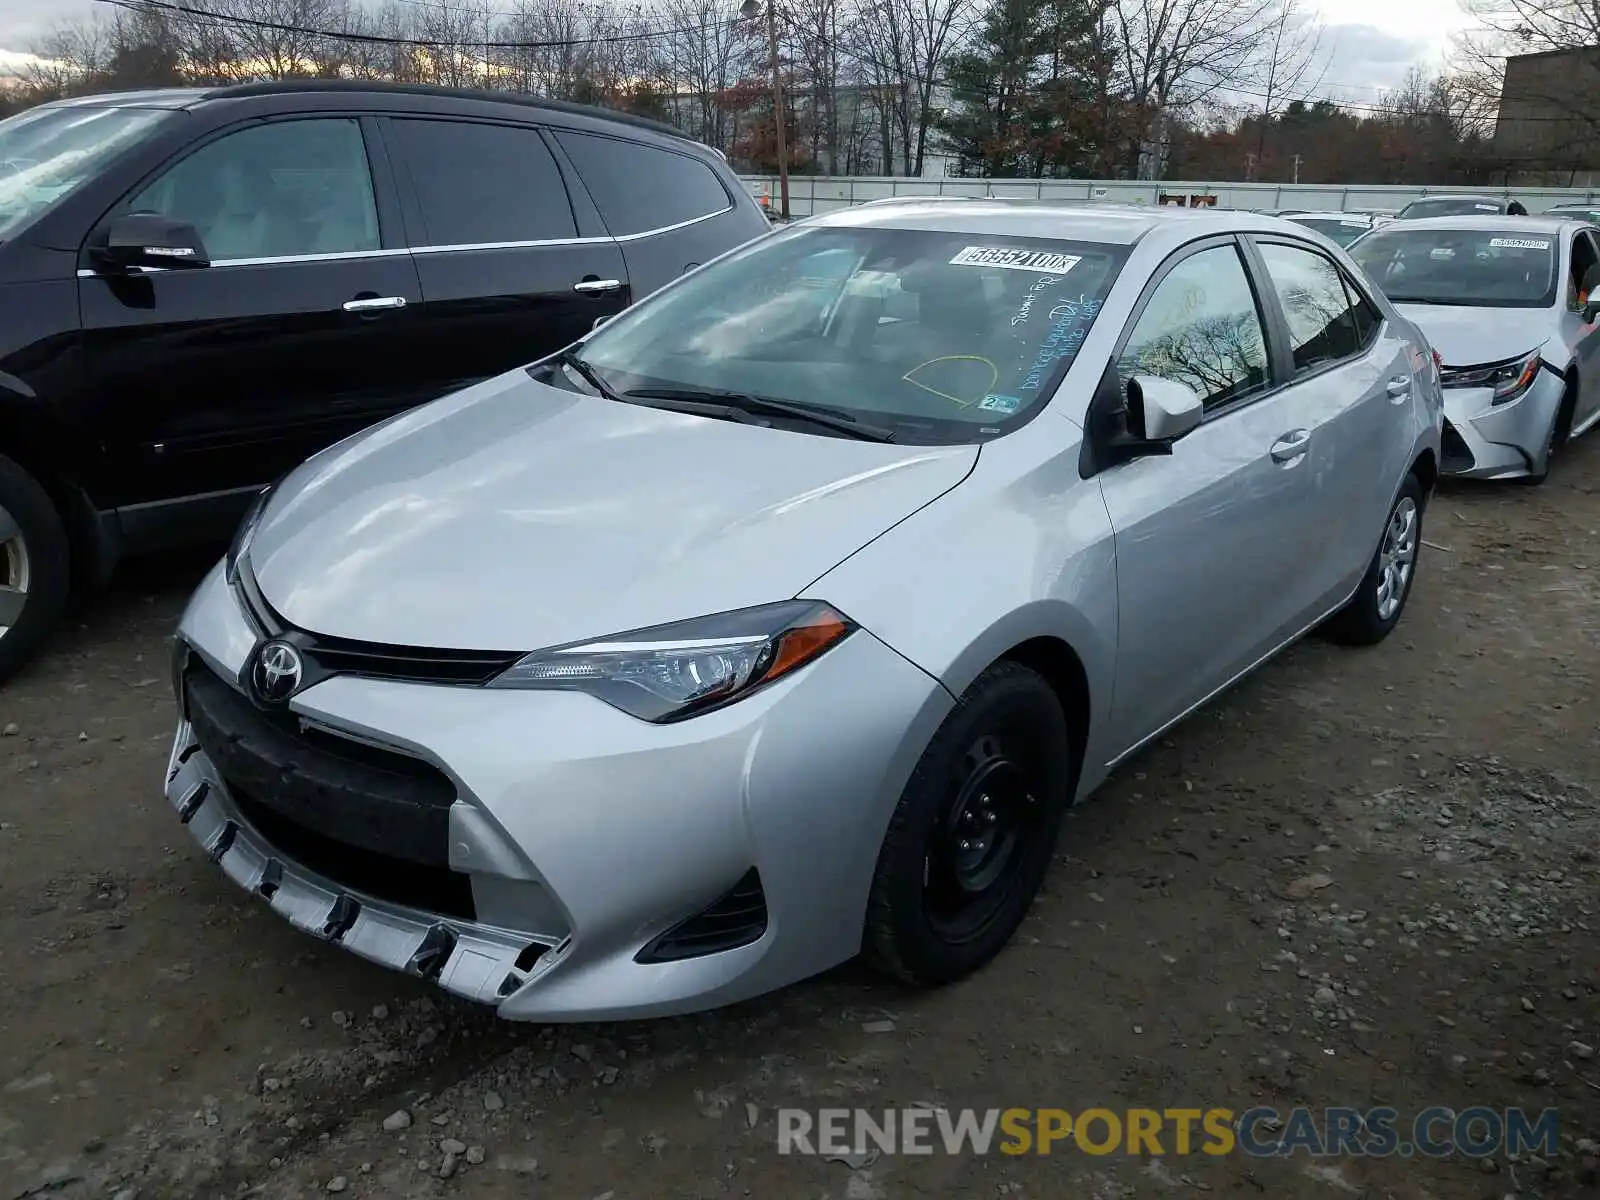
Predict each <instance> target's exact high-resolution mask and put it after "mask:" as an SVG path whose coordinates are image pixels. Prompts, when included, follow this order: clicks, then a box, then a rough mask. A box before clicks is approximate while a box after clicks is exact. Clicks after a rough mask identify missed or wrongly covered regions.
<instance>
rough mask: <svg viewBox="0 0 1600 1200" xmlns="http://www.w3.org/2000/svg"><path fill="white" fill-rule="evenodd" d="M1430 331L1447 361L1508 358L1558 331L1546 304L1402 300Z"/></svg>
mask: <svg viewBox="0 0 1600 1200" xmlns="http://www.w3.org/2000/svg"><path fill="white" fill-rule="evenodd" d="M1395 307H1396V308H1398V309H1399V310H1400V313H1401V315H1402V316H1405V317H1406V318H1408V319H1409V320H1412V321H1415V322H1416V323H1417V324H1418V325H1419V326H1421V328H1422V332H1423V333H1425V334H1427V335H1428V341H1429V342H1431V343H1432V344H1433V348H1434V349H1435V350H1437V351H1438V352H1439V357H1441V358H1442V359H1444V363H1445V366H1447V367H1477V366H1482V365H1484V364H1486V363H1494V362H1504V361H1505V360H1506V359H1509V358H1515V357H1516V356H1517V355H1519V354H1527V353H1529V352H1530V351H1533V350H1537V349H1539V348H1540V347H1541V346H1543V345H1544V344H1545V343H1546V342H1547V341H1549V340H1550V338H1551V337H1552V336H1554V335H1555V334H1556V333H1557V327H1556V321H1555V317H1554V315H1553V314H1552V313H1551V312H1550V310H1549V309H1545V308H1478V307H1474V306H1470V305H1454V304H1397V305H1395Z"/></svg>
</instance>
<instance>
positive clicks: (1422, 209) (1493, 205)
mask: <svg viewBox="0 0 1600 1200" xmlns="http://www.w3.org/2000/svg"><path fill="white" fill-rule="evenodd" d="M1505 210H1506V209H1505V205H1503V204H1500V203H1498V202H1497V201H1494V200H1480V199H1474V198H1473V197H1471V196H1438V197H1436V198H1434V199H1432V200H1413V201H1412V202H1411V203H1410V204H1408V205H1406V206H1405V207H1404V208H1402V209H1401V210H1400V216H1401V218H1402V219H1404V220H1407V221H1414V220H1416V219H1417V218H1419V217H1474V216H1477V215H1478V214H1479V213H1503V212H1505Z"/></svg>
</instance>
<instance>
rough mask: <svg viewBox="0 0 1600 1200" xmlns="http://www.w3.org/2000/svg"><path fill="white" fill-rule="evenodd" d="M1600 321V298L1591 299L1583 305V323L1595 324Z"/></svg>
mask: <svg viewBox="0 0 1600 1200" xmlns="http://www.w3.org/2000/svg"><path fill="white" fill-rule="evenodd" d="M1596 321H1600V300H1591V301H1589V302H1588V303H1587V304H1585V305H1584V306H1583V323H1584V324H1585V325H1593V324H1594V323H1595V322H1596Z"/></svg>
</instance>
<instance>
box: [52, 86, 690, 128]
mask: <svg viewBox="0 0 1600 1200" xmlns="http://www.w3.org/2000/svg"><path fill="white" fill-rule="evenodd" d="M318 93H335V94H339V95H346V96H348V95H364V96H383V95H390V96H420V97H428V98H435V99H441V100H467V101H475V102H478V103H489V104H510V105H516V106H517V107H519V108H530V109H536V110H540V111H543V112H548V113H560V114H562V115H566V116H577V117H589V118H592V119H595V120H600V121H611V122H615V123H617V124H622V125H632V126H634V127H635V128H638V129H648V130H649V131H650V132H651V133H658V134H664V135H666V136H668V137H673V138H677V139H679V140H681V141H693V140H694V139H692V138H690V137H689V136H688V135H687V134H685V133H684V132H683V130H681V129H676V128H674V127H673V126H671V125H668V124H665V123H664V122H661V121H652V120H649V119H648V118H646V117H636V116H634V115H633V114H632V113H624V112H617V111H615V110H613V109H609V108H597V107H595V106H593V105H588V104H572V103H569V102H567V101H565V100H543V99H540V98H538V97H536V96H525V95H520V94H517V93H513V92H494V91H485V90H482V89H476V88H447V87H434V86H432V85H430V84H422V83H386V82H382V81H377V80H361V79H286V80H278V81H269V82H264V83H241V84H229V85H227V86H225V87H209V88H156V89H151V90H148V91H138V92H105V93H102V94H100V95H97V96H84V97H80V98H78V99H73V100H56V101H52V104H53V105H55V106H68V105H74V106H82V107H94V108H174V109H178V108H197V107H199V106H200V105H203V104H209V103H212V102H215V101H219V100H241V99H246V98H249V97H254V96H280V95H282V96H290V95H314V94H318Z"/></svg>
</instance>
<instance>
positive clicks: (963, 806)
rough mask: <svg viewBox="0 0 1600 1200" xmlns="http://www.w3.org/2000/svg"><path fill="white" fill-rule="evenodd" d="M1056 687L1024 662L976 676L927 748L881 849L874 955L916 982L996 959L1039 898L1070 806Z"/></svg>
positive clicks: (945, 978)
mask: <svg viewBox="0 0 1600 1200" xmlns="http://www.w3.org/2000/svg"><path fill="white" fill-rule="evenodd" d="M1067 720H1068V718H1067V714H1066V713H1065V712H1063V711H1062V707H1061V701H1060V700H1059V699H1058V698H1057V696H1056V693H1055V689H1053V688H1052V687H1051V686H1050V684H1049V683H1048V682H1047V681H1046V680H1045V679H1044V677H1043V676H1041V675H1040V674H1039V673H1038V672H1036V671H1033V670H1030V669H1029V668H1027V667H1025V666H1022V665H1021V664H1020V663H1014V662H999V663H996V664H994V665H993V666H991V667H990V668H989V669H988V670H987V671H985V672H984V673H983V674H982V675H980V676H979V677H978V679H977V680H976V681H974V683H973V684H972V686H971V687H969V688H968V689H967V690H966V692H965V693H964V694H963V695H962V697H961V700H960V702H959V703H958V704H957V706H956V708H955V710H954V711H953V712H951V713H950V715H949V716H948V717H946V718H945V721H944V724H943V725H941V726H940V727H939V731H938V733H936V734H935V735H934V737H933V740H932V741H931V742H930V743H929V745H928V748H927V750H925V751H924V752H923V755H922V758H921V760H920V761H919V762H918V763H917V768H916V770H915V771H914V772H912V775H911V779H910V781H909V782H908V783H907V784H906V788H905V791H904V792H903V793H902V794H901V797H900V802H899V804H898V805H897V806H896V807H895V811H894V816H893V817H892V818H891V819H890V822H889V830H888V833H887V834H886V835H885V837H884V840H883V846H882V848H881V849H880V850H879V852H878V866H877V871H876V873H875V875H874V876H873V881H872V893H871V898H870V900H869V901H868V906H867V924H866V931H865V937H864V939H863V943H864V944H863V950H864V952H865V955H866V957H867V960H868V961H869V962H870V963H872V965H873V966H875V967H877V968H878V969H879V970H881V971H883V972H885V973H886V974H889V975H892V976H894V977H895V978H897V979H900V980H903V981H905V982H907V983H914V984H920V985H933V984H941V983H948V982H951V981H953V980H956V979H960V978H961V977H963V976H965V975H968V974H970V973H972V972H973V971H976V970H977V969H978V968H979V967H982V966H983V965H984V964H986V963H987V962H989V960H990V959H992V958H993V957H994V956H995V955H996V954H998V953H999V952H1000V950H1001V948H1002V947H1003V946H1004V945H1005V944H1006V943H1007V942H1008V941H1010V939H1011V935H1012V934H1013V933H1015V932H1016V929H1017V926H1018V925H1020V924H1021V923H1022V918H1023V917H1024V916H1025V915H1027V911H1028V908H1029V906H1030V905H1031V904H1032V903H1033V899H1034V897H1035V896H1036V895H1037V894H1038V891H1039V886H1040V884H1041V883H1042V882H1043V881H1044V876H1045V872H1046V870H1047V869H1048V868H1049V866H1050V858H1051V854H1052V852H1053V848H1054V845H1055V838H1056V831H1057V829H1058V827H1059V825H1060V822H1061V814H1062V812H1063V811H1064V810H1065V809H1066V807H1067V804H1068V802H1069V800H1070V796H1069V794H1068V791H1069V788H1070V787H1071V783H1072V778H1073V775H1072V769H1071V768H1072V740H1071V738H1070V737H1069V736H1068V727H1067Z"/></svg>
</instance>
